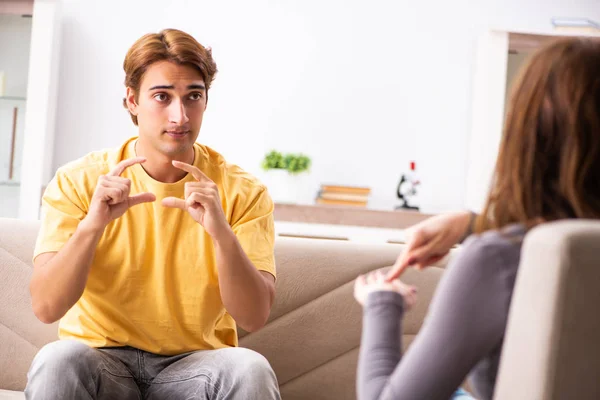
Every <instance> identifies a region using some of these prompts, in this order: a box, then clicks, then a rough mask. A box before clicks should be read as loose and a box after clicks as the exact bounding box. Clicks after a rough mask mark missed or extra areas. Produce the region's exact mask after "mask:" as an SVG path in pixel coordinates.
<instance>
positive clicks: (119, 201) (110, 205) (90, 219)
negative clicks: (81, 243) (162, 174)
mask: <svg viewBox="0 0 600 400" xmlns="http://www.w3.org/2000/svg"><path fill="white" fill-rule="evenodd" d="M145 161H146V159H145V158H144V157H134V158H128V159H127V160H123V161H121V162H120V163H119V164H117V166H116V167H115V168H114V169H113V170H112V171H110V172H109V173H108V174H106V175H101V176H100V177H99V178H98V183H97V185H96V190H95V191H94V195H93V196H92V201H91V203H90V209H89V211H88V213H87V216H86V217H85V218H84V219H83V220H82V221H81V224H83V225H84V227H86V228H88V229H91V230H98V231H104V228H106V226H107V225H108V224H109V223H110V222H111V221H112V220H114V219H117V218H119V217H120V216H121V215H123V214H124V213H125V211H127V210H128V209H129V208H130V207H133V206H135V205H137V204H140V203H147V202H152V201H155V200H156V196H155V195H154V194H152V193H149V192H145V193H140V194H136V195H134V196H129V191H130V190H131V180H130V179H127V178H123V177H121V176H120V175H121V174H122V173H123V171H125V169H126V168H128V167H130V166H132V165H134V164H141V163H143V162H145Z"/></svg>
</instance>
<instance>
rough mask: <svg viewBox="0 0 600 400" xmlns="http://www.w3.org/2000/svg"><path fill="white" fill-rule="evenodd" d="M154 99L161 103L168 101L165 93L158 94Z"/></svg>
mask: <svg viewBox="0 0 600 400" xmlns="http://www.w3.org/2000/svg"><path fill="white" fill-rule="evenodd" d="M154 98H155V99H156V100H158V101H160V102H163V101H167V95H166V94H165V93H156V94H155V95H154Z"/></svg>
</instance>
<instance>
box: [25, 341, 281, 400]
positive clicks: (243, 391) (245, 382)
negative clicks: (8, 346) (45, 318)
mask: <svg viewBox="0 0 600 400" xmlns="http://www.w3.org/2000/svg"><path fill="white" fill-rule="evenodd" d="M27 378H28V381H27V387H26V388H25V397H26V398H27V399H33V400H39V399H62V400H70V399H76V400H85V399H111V400H129V399H186V400H187V399H210V400H217V399H219V400H220V399H244V400H253V399H257V400H268V399H280V395H279V388H278V385H277V378H276V377H275V373H274V372H273V369H271V366H270V365H269V362H268V361H267V360H266V359H265V358H264V357H263V356H262V355H260V354H258V353H256V352H254V351H252V350H248V349H244V348H239V347H238V348H226V349H219V350H206V351H197V352H192V353H186V354H181V355H176V356H159V355H156V354H152V353H147V352H144V351H141V350H138V349H134V348H131V347H111V348H103V349H94V348H91V347H89V346H87V345H85V344H83V343H80V342H77V341H73V340H59V341H57V342H53V343H50V344H47V345H46V346H44V347H43V348H42V349H41V350H40V351H39V353H38V354H37V355H36V356H35V358H34V360H33V363H32V364H31V367H30V369H29V373H28V374H27Z"/></svg>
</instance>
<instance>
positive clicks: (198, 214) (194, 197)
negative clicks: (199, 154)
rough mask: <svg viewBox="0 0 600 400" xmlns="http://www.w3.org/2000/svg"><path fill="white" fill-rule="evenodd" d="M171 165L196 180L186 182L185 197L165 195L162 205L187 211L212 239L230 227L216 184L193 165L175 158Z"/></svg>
mask: <svg viewBox="0 0 600 400" xmlns="http://www.w3.org/2000/svg"><path fill="white" fill-rule="evenodd" d="M173 165H174V166H175V167H177V168H179V169H182V170H184V171H186V172H188V173H190V174H192V175H193V176H194V178H196V182H186V184H185V199H180V198H177V197H165V198H164V199H163V200H162V205H163V206H165V207H172V208H180V209H182V210H184V211H187V212H188V213H189V214H190V215H191V216H192V218H194V220H195V221H196V222H198V223H199V224H200V225H202V226H203V227H204V229H205V230H206V232H207V233H208V234H209V235H210V236H211V237H212V238H213V239H215V238H216V237H218V236H219V235H220V234H222V233H225V232H227V231H228V230H229V229H231V228H230V226H229V223H228V222H227V219H226V218H225V214H224V213H223V207H222V205H221V198H220V197H219V189H218V188H217V185H216V184H215V183H214V182H213V181H212V180H211V179H210V178H209V177H208V176H206V175H205V174H204V173H203V172H202V171H200V170H199V169H198V168H196V167H195V166H193V165H190V164H186V163H184V162H181V161H175V160H173Z"/></svg>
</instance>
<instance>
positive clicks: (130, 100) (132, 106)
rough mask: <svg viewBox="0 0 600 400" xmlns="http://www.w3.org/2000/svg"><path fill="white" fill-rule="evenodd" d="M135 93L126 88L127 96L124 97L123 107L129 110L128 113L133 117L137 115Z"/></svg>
mask: <svg viewBox="0 0 600 400" xmlns="http://www.w3.org/2000/svg"><path fill="white" fill-rule="evenodd" d="M135 97H136V96H135V91H134V90H133V89H132V88H130V87H128V88H127V95H126V97H125V105H126V106H127V108H128V109H129V112H130V113H131V114H133V115H137V114H138V113H137V107H138V105H137V102H136V100H135Z"/></svg>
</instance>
